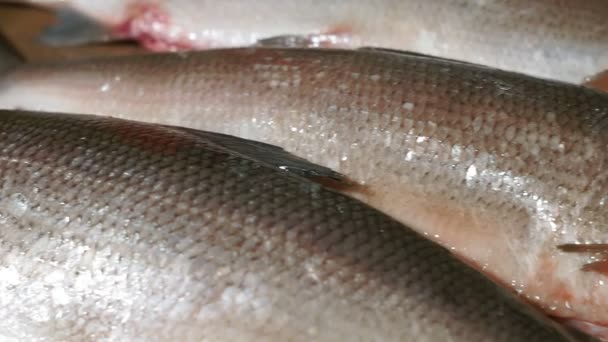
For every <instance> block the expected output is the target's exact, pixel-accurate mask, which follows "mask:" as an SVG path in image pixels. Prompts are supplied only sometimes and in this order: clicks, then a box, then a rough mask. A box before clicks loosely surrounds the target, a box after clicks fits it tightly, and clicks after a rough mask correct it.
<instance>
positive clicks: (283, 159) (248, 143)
mask: <svg viewBox="0 0 608 342" xmlns="http://www.w3.org/2000/svg"><path fill="white" fill-rule="evenodd" d="M171 128H172V129H178V130H181V131H185V132H188V133H190V134H193V135H196V136H198V137H200V138H203V139H205V140H206V141H208V142H211V143H213V144H215V145H217V146H219V147H222V148H225V149H229V150H231V151H233V152H236V153H238V154H240V155H242V156H244V157H246V158H249V159H252V160H256V161H260V162H263V163H266V164H269V165H271V166H273V167H276V168H278V169H280V170H283V171H287V172H291V173H294V174H297V175H299V176H302V177H306V178H309V179H311V180H313V181H316V182H319V183H322V182H321V181H320V180H324V181H327V182H333V183H334V184H341V185H344V186H347V185H348V184H352V182H351V181H350V180H348V179H347V178H346V176H344V175H342V174H341V173H338V172H335V171H333V170H331V169H329V168H326V167H324V166H320V165H317V164H314V163H311V162H309V161H308V160H306V159H303V158H300V157H298V156H296V155H294V154H291V153H289V152H287V151H285V150H284V149H283V148H281V147H279V146H275V145H270V144H266V143H263V142H258V141H253V140H249V139H243V138H239V137H235V136H232V135H227V134H221V133H213V132H206V131H199V130H196V129H191V128H183V127H171Z"/></svg>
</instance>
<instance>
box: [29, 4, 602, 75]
mask: <svg viewBox="0 0 608 342" xmlns="http://www.w3.org/2000/svg"><path fill="white" fill-rule="evenodd" d="M33 2H34V3H36V1H33ZM46 3H47V4H48V2H46ZM61 4H63V5H64V6H70V7H71V9H73V10H76V11H79V12H81V13H83V14H84V15H86V16H89V17H91V18H95V19H97V20H98V21H99V22H102V23H105V24H106V26H107V27H108V30H109V31H111V32H113V34H114V35H115V36H116V37H119V38H125V37H126V38H135V39H138V40H139V41H140V42H141V43H142V44H144V45H146V46H147V47H148V48H150V49H153V50H157V51H162V50H175V49H178V50H183V49H208V48H218V47H236V46H243V45H251V44H255V43H256V42H257V41H258V40H263V39H267V38H272V37H275V36H283V35H292V36H295V37H298V36H300V37H304V38H305V39H304V41H309V44H311V45H319V46H326V45H329V46H334V47H347V48H352V47H361V46H376V47H383V48H393V49H400V50H408V51H413V52H420V53H424V54H430V55H436V56H439V57H444V58H450V59H458V60H463V61H468V62H472V63H479V64H485V65H489V66H492V67H497V68H500V69H505V70H511V71H517V72H522V73H526V74H530V75H534V76H538V77H543V78H550V79H557V80H562V81H567V82H573V83H581V82H583V81H584V80H585V78H586V77H590V76H593V75H595V74H598V73H600V72H602V71H604V70H606V69H608V52H607V51H606V47H607V46H608V22H607V21H606V20H605V18H607V17H608V2H606V1H604V0H587V1H577V0H537V1H533V2H530V1H528V0H507V1H495V0H490V1H479V0H453V1H443V0H375V1H369V0H355V1H327V0H300V1H297V2H293V1H282V0H262V1H256V3H255V5H253V6H251V5H250V3H249V2H246V1H243V0H224V1H215V0H204V1H201V0H172V1H139V0H137V1H124V0H117V1H65V2H61ZM269 18H272V19H269ZM55 40H61V37H56V39H55Z"/></svg>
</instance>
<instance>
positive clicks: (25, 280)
mask: <svg viewBox="0 0 608 342" xmlns="http://www.w3.org/2000/svg"><path fill="white" fill-rule="evenodd" d="M233 143H234V142H233ZM0 247H1V249H0V304H1V305H0V322H1V323H0V336H3V337H4V338H6V339H7V340H11V339H13V340H25V339H29V340H41V341H59V340H61V341H71V340H73V341H114V340H116V341H118V340H125V339H128V340H149V341H164V340H175V339H180V340H208V341H219V340H222V341H226V340H229V341H254V340H260V339H265V340H276V341H310V340H315V341H335V340H344V339H347V340H362V341H363V340H365V341H374V340H375V341H463V342H464V341H566V340H567V339H566V338H565V337H563V336H562V335H559V334H558V332H557V331H556V330H554V328H553V327H552V326H551V325H550V324H549V323H547V322H546V321H543V320H541V319H538V318H537V317H536V316H535V314H532V313H530V312H529V311H528V310H529V309H528V308H527V307H525V306H523V305H522V304H521V303H519V302H517V301H515V300H514V298H513V297H511V296H509V295H507V294H505V293H504V292H503V290H501V289H499V288H498V287H497V286H496V285H494V284H493V283H492V282H490V281H489V280H487V279H486V278H484V277H483V276H482V275H480V274H479V273H477V272H476V271H473V270H472V269H470V268H469V267H467V266H465V265H464V264H462V263H461V262H459V261H458V260H456V259H455V258H454V257H453V256H452V255H451V254H450V253H449V252H448V251H447V250H445V249H443V248H442V247H439V246H438V245H436V244H435V243H433V242H430V241H428V240H426V239H424V238H422V237H420V236H419V235H418V234H417V233H414V232H413V231H411V230H410V229H408V228H405V227H404V226H402V225H400V224H398V223H397V222H395V221H393V220H391V219H389V218H388V217H386V216H385V215H383V214H381V213H379V212H378V211H375V210H373V209H371V208H369V207H367V206H365V205H364V204H362V203H360V202H358V201H357V200H354V199H351V198H349V197H346V196H343V195H340V194H338V193H336V192H333V191H330V190H326V189H324V188H323V187H321V186H319V185H317V184H315V183H312V182H309V181H308V180H305V179H303V178H300V177H297V176H292V175H289V174H286V173H285V172H284V171H282V170H280V169H278V168H276V167H274V166H271V165H269V164H266V163H262V162H258V161H257V160H256V158H255V155H249V156H241V155H238V154H236V153H233V152H232V151H231V150H227V149H225V148H223V147H222V146H221V145H220V144H218V143H217V141H215V142H211V140H209V139H207V140H205V139H204V138H202V137H201V136H197V135H195V134H192V133H191V132H188V131H184V130H181V129H178V128H169V127H160V126H153V125H148V124H141V123H134V122H127V121H122V120H117V119H100V118H95V117H82V116H67V115H66V116H63V115H57V114H34V113H27V112H10V111H3V112H0Z"/></svg>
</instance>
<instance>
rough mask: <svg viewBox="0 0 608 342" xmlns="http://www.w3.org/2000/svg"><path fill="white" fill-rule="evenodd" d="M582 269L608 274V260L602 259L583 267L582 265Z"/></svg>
mask: <svg viewBox="0 0 608 342" xmlns="http://www.w3.org/2000/svg"><path fill="white" fill-rule="evenodd" d="M581 270H583V271H585V272H595V273H599V274H602V275H605V276H608V260H600V261H594V262H590V263H588V264H584V265H583V267H581Z"/></svg>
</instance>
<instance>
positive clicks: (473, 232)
mask: <svg viewBox="0 0 608 342" xmlns="http://www.w3.org/2000/svg"><path fill="white" fill-rule="evenodd" d="M0 107H1V108H26V109H33V110H51V111H65V112H74V113H91V114H102V115H110V116H117V117H122V118H129V119H135V120H142V121H150V122H157V123H164V124H173V125H180V126H186V127H192V128H196V129H204V130H210V131H216V132H221V133H226V134H232V135H236V136H240V137H244V138H249V139H253V140H258V141H263V142H267V143H271V144H275V145H278V146H281V147H283V148H285V149H286V150H288V151H289V152H292V153H294V154H296V155H298V156H300V157H303V158H306V159H308V160H311V161H313V162H315V163H318V164H320V165H323V166H325V167H329V168H332V169H334V170H336V171H338V172H341V173H343V174H345V175H346V176H347V177H349V178H350V179H351V180H353V181H354V182H356V183H357V184H359V185H358V186H355V187H350V188H349V187H346V188H344V187H343V188H344V189H342V190H343V191H345V192H346V193H349V194H351V195H352V196H355V197H357V198H359V199H361V200H363V201H365V202H366V203H368V204H370V205H372V206H374V207H376V208H379V209H381V210H382V211H384V212H386V213H388V214H389V215H391V216H393V217H394V218H396V219H398V220H399V221H401V222H403V223H405V224H407V225H410V226H412V227H413V228H414V229H417V230H418V231H420V232H423V233H424V234H425V235H427V236H428V237H430V238H432V239H435V240H436V241H439V242H440V243H442V244H443V245H445V246H447V247H449V248H451V249H452V250H453V251H454V252H455V253H457V254H459V255H461V256H462V257H463V258H465V259H467V260H468V261H469V262H471V263H473V264H474V265H476V266H477V267H478V268H480V269H482V270H484V271H485V272H486V273H487V274H489V275H490V276H493V277H495V278H496V279H498V280H499V281H500V282H502V283H503V284H505V285H507V286H509V287H512V288H513V289H515V290H517V291H518V292H520V293H521V294H522V295H523V296H525V297H526V298H528V299H529V300H531V301H533V302H536V303H537V304H538V305H540V306H542V307H543V308H544V309H545V310H547V311H548V312H549V313H550V314H552V315H554V316H559V317H564V318H571V319H575V320H577V321H586V322H591V323H593V324H597V325H605V324H606V322H608V309H607V308H608V306H607V304H608V284H605V283H606V282H608V279H607V278H606V277H605V276H604V275H603V274H601V273H598V272H583V271H581V266H582V265H584V264H589V265H588V266H586V268H587V269H591V270H593V269H597V270H601V269H602V267H605V263H602V262H598V261H600V260H601V259H602V258H601V254H598V253H589V254H585V253H582V254H576V253H575V254H572V253H564V252H563V251H560V250H559V249H558V248H557V247H558V246H559V245H563V244H570V243H600V244H602V243H606V242H608V231H607V228H606V227H607V224H608V215H606V202H607V201H608V197H607V195H606V190H607V188H608V169H607V168H606V163H607V162H608V161H607V159H606V153H605V151H606V139H607V135H606V134H605V130H606V128H605V125H606V115H607V113H608V96H607V95H604V94H601V93H598V92H595V91H592V90H588V89H585V88H582V87H575V86H570V85H566V84H561V83H555V82H548V81H543V80H538V79H534V78H529V77H525V76H522V75H517V74H511V73H506V72H501V71H497V70H494V69H488V68H482V67H477V66H474V65H468V64H462V63H454V62H449V61H444V60H440V59H432V58H425V57H420V56H415V55H406V54H397V53H390V52H378V51H358V52H353V51H346V50H312V49H311V50H306V49H304V50H297V49H233V50H216V51H207V52H198V53H189V54H185V53H182V54H174V55H171V54H169V55H162V54H161V55H150V56H139V57H131V58H113V59H98V60H90V61H81V62H71V63H66V64H61V63H56V64H46V65H27V66H23V67H21V68H19V69H16V70H14V71H13V72H12V73H10V74H8V75H6V76H5V77H4V78H3V79H2V80H1V81H0ZM603 250H605V247H603V245H600V246H599V248H597V250H596V251H599V252H601V251H603ZM594 262H596V263H594Z"/></svg>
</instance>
